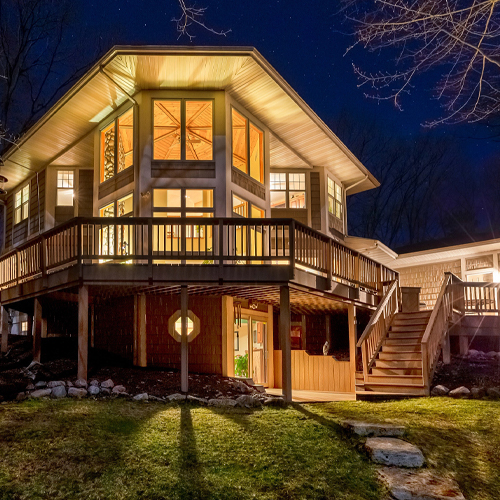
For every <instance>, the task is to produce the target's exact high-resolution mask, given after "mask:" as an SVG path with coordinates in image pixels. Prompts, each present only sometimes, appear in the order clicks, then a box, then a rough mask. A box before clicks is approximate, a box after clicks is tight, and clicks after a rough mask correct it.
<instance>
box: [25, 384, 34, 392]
mask: <svg viewBox="0 0 500 500" xmlns="http://www.w3.org/2000/svg"><path fill="white" fill-rule="evenodd" d="M26 390H27V391H34V390H35V386H34V385H33V384H28V385H27V386H26Z"/></svg>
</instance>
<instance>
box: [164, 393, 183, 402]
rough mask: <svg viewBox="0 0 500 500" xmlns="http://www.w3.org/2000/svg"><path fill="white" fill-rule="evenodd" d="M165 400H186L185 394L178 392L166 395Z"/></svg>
mask: <svg viewBox="0 0 500 500" xmlns="http://www.w3.org/2000/svg"><path fill="white" fill-rule="evenodd" d="M167 400H168V401H170V402H173V401H176V402H178V401H186V396H185V395H184V394H179V393H178V392H176V393H175V394H170V396H167Z"/></svg>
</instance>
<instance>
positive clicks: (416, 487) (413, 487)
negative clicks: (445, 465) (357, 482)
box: [379, 467, 465, 500]
mask: <svg viewBox="0 0 500 500" xmlns="http://www.w3.org/2000/svg"><path fill="white" fill-rule="evenodd" d="M379 475H380V478H381V479H382V482H384V483H385V485H386V486H387V488H388V489H389V491H390V493H391V495H392V498H395V499H396V500H465V498H464V496H463V494H462V492H461V491H460V488H459V487H458V484H457V483H456V482H455V481H453V480H452V479H448V478H443V477H439V476H435V475H434V474H432V473H431V472H429V471H428V470H422V471H407V470H403V469H393V468H389V467H383V468H382V469H380V470H379Z"/></svg>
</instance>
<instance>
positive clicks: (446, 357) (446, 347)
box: [443, 331, 451, 365]
mask: <svg viewBox="0 0 500 500" xmlns="http://www.w3.org/2000/svg"><path fill="white" fill-rule="evenodd" d="M450 362H451V355H450V332H449V331H448V332H446V334H445V336H444V339H443V363H444V364H445V365H449V364H450Z"/></svg>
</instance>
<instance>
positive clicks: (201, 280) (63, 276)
mask: <svg viewBox="0 0 500 500" xmlns="http://www.w3.org/2000/svg"><path fill="white" fill-rule="evenodd" d="M396 277H397V273H396V272H394V271H392V270H391V269H388V268H386V267H384V266H382V265H381V264H379V263H377V262H375V261H373V260H371V259H369V258H367V257H365V256H364V255H362V254H360V253H358V252H356V251H354V250H351V249H349V248H348V247H346V246H344V245H343V244H341V243H339V242H338V241H335V240H333V239H332V238H329V237H327V236H325V235H323V234H322V233H319V232H318V231H315V230H313V229H311V228H309V227H307V226H304V225H303V224H300V223H299V222H297V221H295V220H293V219H240V218H156V217H155V218H138V217H135V218H74V219H72V220H70V221H68V222H67V223H65V224H62V225H60V226H58V227H57V228H55V229H52V230H50V231H47V232H45V233H43V234H42V235H40V236H38V237H36V238H34V239H32V240H30V241H29V242H27V243H25V244H23V245H21V246H19V247H17V248H15V249H13V250H11V251H8V252H6V253H4V254H3V255H2V256H1V257H0V290H1V291H2V292H1V294H2V295H1V301H2V304H5V305H6V304H8V303H12V302H15V301H18V300H22V299H23V298H28V297H30V296H35V295H39V294H40V293H46V292H48V291H51V290H57V289H63V288H65V287H66V288H67V287H70V286H73V285H77V284H82V283H85V284H89V285H96V286H101V285H102V286H104V285H108V286H110V285H112V286H120V285H121V286H129V287H130V286H134V287H136V288H137V287H152V286H153V287H154V286H166V285H175V284H177V285H180V284H200V285H204V286H206V285H210V284H211V285H216V286H220V285H231V284H232V285H273V284H276V285H278V284H284V283H288V282H290V283H294V284H296V285H299V286H301V287H306V288H307V289H310V290H315V291H320V292H326V293H329V294H331V295H332V297H334V296H337V297H340V298H341V299H342V298H347V299H350V300H355V301H359V302H362V303H366V304H367V305H376V304H377V303H378V301H379V298H380V295H381V292H382V289H383V285H384V283H387V282H389V281H391V280H394V279H396Z"/></svg>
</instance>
